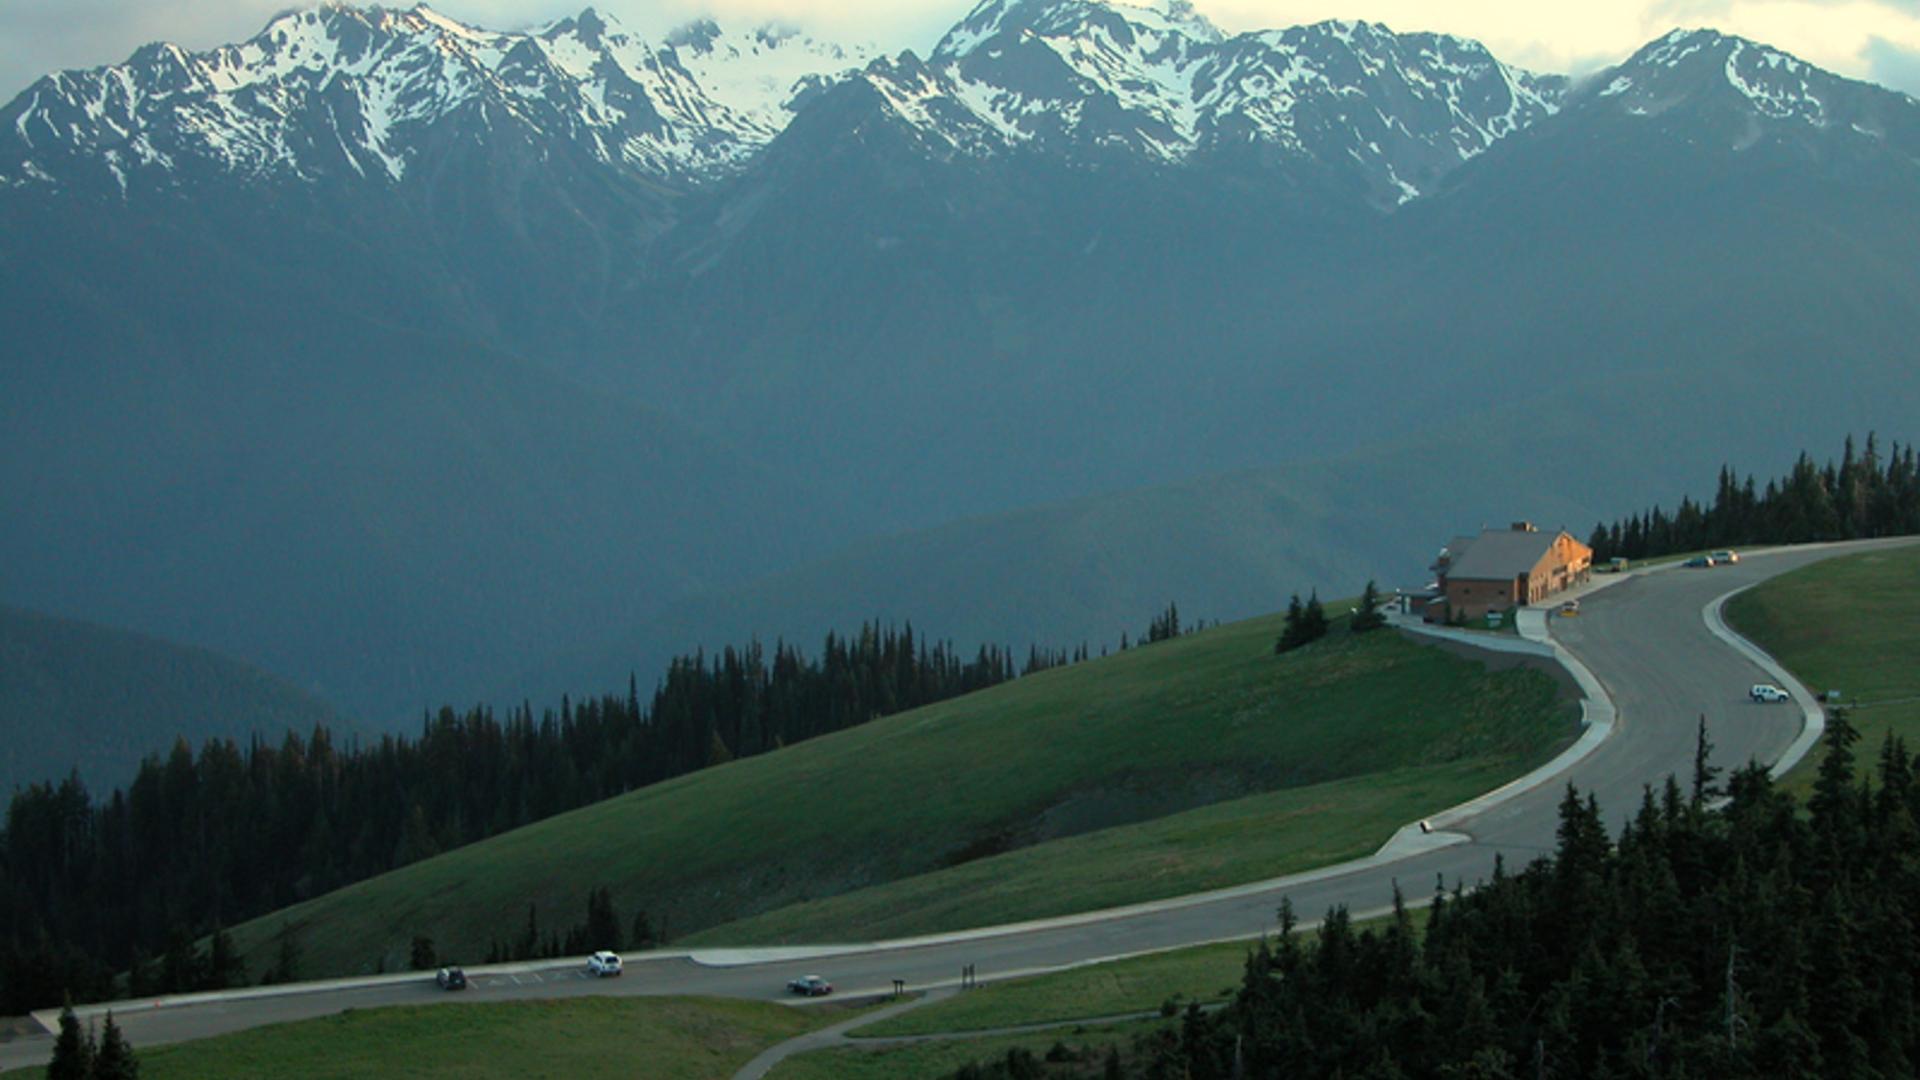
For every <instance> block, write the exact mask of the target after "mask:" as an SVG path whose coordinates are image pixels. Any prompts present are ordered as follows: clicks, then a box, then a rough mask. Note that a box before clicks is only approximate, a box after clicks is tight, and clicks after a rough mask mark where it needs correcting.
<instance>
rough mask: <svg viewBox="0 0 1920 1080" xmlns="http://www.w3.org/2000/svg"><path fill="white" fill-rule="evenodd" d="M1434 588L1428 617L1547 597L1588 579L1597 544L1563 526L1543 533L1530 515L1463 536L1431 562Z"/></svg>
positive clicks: (1464, 615)
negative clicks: (1582, 539) (1528, 518)
mask: <svg viewBox="0 0 1920 1080" xmlns="http://www.w3.org/2000/svg"><path fill="white" fill-rule="evenodd" d="M1432 569H1433V572H1434V583H1435V586H1436V591H1435V595H1434V597H1433V599H1432V600H1431V601H1430V602H1428V604H1427V609H1426V620H1427V621H1428V622H1447V621H1449V620H1465V619H1481V618H1485V617H1486V614H1487V612H1489V611H1506V610H1508V609H1510V608H1516V607H1519V606H1521V605H1523V604H1539V603H1543V602H1545V601H1546V600H1547V599H1549V598H1550V597H1552V596H1553V595H1554V594H1555V593H1558V592H1562V591H1564V590H1566V589H1570V588H1572V587H1573V586H1575V585H1578V584H1580V583H1581V582H1583V581H1585V580H1587V576H1588V575H1589V574H1590V573H1592V570H1593V549H1592V548H1590V547H1588V546H1587V545H1585V544H1583V543H1581V542H1580V541H1578V540H1575V539H1574V538H1573V536H1572V535H1571V534H1569V533H1567V532H1566V531H1565V530H1562V531H1559V532H1552V533H1544V532H1541V531H1540V530H1538V529H1536V528H1534V526H1533V523H1532V522H1530V521H1516V522H1514V523H1513V524H1512V525H1510V526H1508V527H1507V528H1504V529H1485V530H1482V531H1481V533H1480V535H1478V536H1459V537H1455V538H1454V539H1453V540H1452V541H1450V542H1449V543H1448V544H1447V546H1446V547H1444V548H1442V549H1440V556H1439V558H1438V559H1437V560H1435V562H1434V564H1433V567H1432Z"/></svg>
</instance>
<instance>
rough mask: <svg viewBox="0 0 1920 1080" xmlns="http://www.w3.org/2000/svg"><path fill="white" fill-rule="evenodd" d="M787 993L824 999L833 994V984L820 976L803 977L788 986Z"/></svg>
mask: <svg viewBox="0 0 1920 1080" xmlns="http://www.w3.org/2000/svg"><path fill="white" fill-rule="evenodd" d="M787 992H788V993H790V994H801V995H803V996H806V997H822V996H825V995H827V994H831V993H833V984H832V983H830V982H828V981H827V980H825V979H823V978H821V977H820V976H818V975H802V976H800V977H799V978H797V979H795V980H793V981H792V982H790V983H788V984H787Z"/></svg>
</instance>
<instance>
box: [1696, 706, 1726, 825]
mask: <svg viewBox="0 0 1920 1080" xmlns="http://www.w3.org/2000/svg"><path fill="white" fill-rule="evenodd" d="M1712 757H1713V742H1712V741H1711V740H1709V739H1708V738H1707V714H1706V713H1701V714H1700V730H1699V732H1698V734H1696V735H1695V736H1694V743H1693V802H1694V805H1695V806H1698V805H1700V804H1701V803H1703V802H1705V801H1706V800H1708V799H1711V798H1713V797H1714V796H1716V795H1718V794H1720V789H1719V788H1718V787H1717V786H1715V785H1714V782H1713V781H1714V779H1715V778H1716V777H1718V776H1719V775H1720V769H1719V767H1718V766H1716V765H1712V764H1709V762H1710V760H1711V759H1712Z"/></svg>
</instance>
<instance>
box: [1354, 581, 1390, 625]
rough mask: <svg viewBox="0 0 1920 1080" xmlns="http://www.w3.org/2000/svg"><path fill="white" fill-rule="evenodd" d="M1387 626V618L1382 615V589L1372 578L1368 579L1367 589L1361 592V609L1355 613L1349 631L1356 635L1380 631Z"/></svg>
mask: <svg viewBox="0 0 1920 1080" xmlns="http://www.w3.org/2000/svg"><path fill="white" fill-rule="evenodd" d="M1385 625H1387V617H1386V616H1385V615H1383V614H1381V613H1380V589H1379V588H1378V587H1377V586H1376V585H1375V584H1374V582H1373V579H1372V578H1368V579H1367V587H1366V588H1365V589H1363V590H1361V592H1360V609H1359V610H1358V611H1356V612H1354V613H1353V619H1352V620H1351V621H1350V622H1349V623H1348V629H1350V630H1352V631H1353V632H1354V633H1356V634H1364V633H1366V632H1367V631H1369V630H1378V629H1380V628H1381V627H1383V626H1385Z"/></svg>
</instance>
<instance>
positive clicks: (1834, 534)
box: [1587, 434, 1920, 563]
mask: <svg viewBox="0 0 1920 1080" xmlns="http://www.w3.org/2000/svg"><path fill="white" fill-rule="evenodd" d="M1913 533H1920V462H1917V461H1916V460H1915V450H1914V447H1912V446H1907V447H1902V446H1901V445H1900V444H1899V443H1898V442H1896V443H1894V444H1893V447H1892V449H1891V450H1890V451H1888V452H1887V453H1885V454H1884V455H1883V454H1882V453H1881V451H1880V448H1879V444H1878V441H1877V439H1876V438H1875V437H1874V436H1873V435H1872V434H1869V435H1868V436H1867V441H1866V447H1865V449H1864V450H1862V451H1856V449H1855V446H1854V441H1853V437H1852V436H1848V437H1847V440H1846V447H1845V449H1844V451H1843V452H1842V454H1841V458H1840V462H1839V464H1837V465H1836V464H1834V463H1833V462H1832V461H1828V462H1827V463H1826V464H1825V465H1815V464H1814V463H1813V459H1812V458H1810V457H1808V456H1807V454H1806V452H1805V451H1802V452H1801V454H1800V457H1799V458H1798V460H1796V461H1795V462H1794V464H1793V468H1792V469H1790V470H1788V472H1787V475H1785V476H1783V477H1780V478H1778V479H1776V480H1769V481H1767V484H1766V487H1764V488H1758V487H1756V486H1755V481H1754V478H1753V476H1752V475H1751V474H1749V475H1748V476H1747V478H1746V479H1745V480H1744V481H1742V480H1740V479H1739V478H1738V477H1737V476H1736V474H1735V472H1734V470H1733V469H1731V468H1729V467H1727V466H1725V465H1723V466H1721V468H1720V479H1719V486H1718V487H1717V488H1716V490H1715V492H1714V496H1713V501H1712V502H1710V503H1700V502H1695V501H1694V500H1693V499H1692V498H1691V497H1687V498H1683V499H1681V500H1680V505H1679V507H1678V508H1676V509H1675V510H1674V511H1673V512H1672V513H1668V512H1666V511H1665V510H1663V509H1661V508H1660V507H1658V506H1655V507H1653V508H1652V509H1650V510H1647V511H1645V512H1644V513H1639V514H1633V515H1630V516H1628V517H1626V518H1623V519H1621V520H1619V521H1615V522H1613V523H1611V524H1608V523H1607V522H1601V523H1599V524H1597V525H1595V526H1594V529H1593V533H1592V535H1591V537H1590V538H1589V539H1588V540H1587V546H1588V547H1591V548H1592V549H1593V557H1594V561H1595V562H1599V563H1604V562H1606V561H1608V560H1610V559H1613V558H1615V557H1619V558H1626V559H1643V558H1649V557H1652V556H1657V555H1671V554H1675V553H1677V552H1682V551H1702V550H1708V549H1712V548H1725V547H1733V546H1736V545H1740V544H1801V543H1809V542H1812V541H1818V540H1861V539H1869V538H1872V537H1876V536H1905V535H1910V534H1913Z"/></svg>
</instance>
